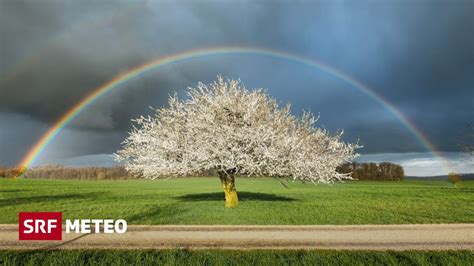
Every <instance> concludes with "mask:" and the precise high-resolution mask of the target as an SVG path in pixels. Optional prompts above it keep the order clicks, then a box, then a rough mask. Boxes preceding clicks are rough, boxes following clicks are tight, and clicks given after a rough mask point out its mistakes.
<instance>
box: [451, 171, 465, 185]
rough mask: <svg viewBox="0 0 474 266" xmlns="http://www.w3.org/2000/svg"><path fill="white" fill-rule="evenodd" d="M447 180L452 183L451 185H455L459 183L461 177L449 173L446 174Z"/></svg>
mask: <svg viewBox="0 0 474 266" xmlns="http://www.w3.org/2000/svg"><path fill="white" fill-rule="evenodd" d="M448 179H449V182H451V183H453V185H456V184H457V183H459V182H461V180H462V179H461V175H460V174H457V173H449V174H448Z"/></svg>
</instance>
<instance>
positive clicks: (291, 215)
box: [0, 177, 474, 224]
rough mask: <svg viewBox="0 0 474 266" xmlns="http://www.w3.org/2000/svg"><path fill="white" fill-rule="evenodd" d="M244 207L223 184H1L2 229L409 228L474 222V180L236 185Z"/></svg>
mask: <svg viewBox="0 0 474 266" xmlns="http://www.w3.org/2000/svg"><path fill="white" fill-rule="evenodd" d="M237 190H238V193H239V200H240V202H239V204H240V205H239V208H237V209H226V208H225V207H224V193H223V191H222V188H221V185H220V183H219V180H218V179H217V178H215V177H212V178H180V179H169V180H155V181H153V180H120V181H73V180H31V179H17V180H12V179H0V213H2V215H1V216H0V223H2V224H6V223H17V221H18V212H20V211H61V212H63V219H81V218H84V219H87V218H91V219H92V218H100V219H105V218H110V219H118V218H124V219H126V220H127V221H128V223H129V224H408V223H472V222H474V206H473V205H472V202H473V200H474V181H464V182H462V183H460V184H458V185H457V187H454V186H453V185H452V184H450V183H448V182H446V181H424V180H419V181H414V180H411V181H403V182H395V181H392V182H389V181H380V182H377V181H350V182H345V183H336V184H334V185H331V186H328V185H318V186H315V185H312V184H301V183H290V184H289V187H288V188H286V187H284V186H282V185H281V184H280V183H279V182H278V181H276V180H275V179H271V178H239V179H237Z"/></svg>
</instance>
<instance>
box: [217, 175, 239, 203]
mask: <svg viewBox="0 0 474 266" xmlns="http://www.w3.org/2000/svg"><path fill="white" fill-rule="evenodd" d="M234 172H235V171H233V170H228V171H225V172H224V171H220V172H219V179H220V180H221V184H222V187H223V188H224V193H225V206H226V207H227V208H237V207H238V206H239V198H238V197H237V190H235V178H234Z"/></svg>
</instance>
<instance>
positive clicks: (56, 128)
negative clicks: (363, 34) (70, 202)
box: [19, 47, 450, 171]
mask: <svg viewBox="0 0 474 266" xmlns="http://www.w3.org/2000/svg"><path fill="white" fill-rule="evenodd" d="M232 54H246V55H257V56H266V57H274V58H279V59H285V60H290V61H294V62H298V63H301V64H304V65H307V66H310V67H315V68H317V69H319V70H320V71H323V72H326V73H328V74H331V75H333V76H335V77H337V78H339V79H341V80H344V81H345V82H347V83H349V84H350V85H352V87H353V88H356V89H358V90H360V91H362V92H363V93H365V94H366V95H368V96H369V97H371V98H372V99H374V100H375V101H376V102H378V103H379V104H381V105H382V106H383V107H384V108H386V109H387V110H388V111H390V112H391V113H392V114H393V115H395V117H397V119H398V120H399V121H400V123H401V124H403V125H404V126H405V127H406V128H407V129H408V130H409V131H410V133H411V134H413V136H415V137H416V138H417V139H418V140H419V141H420V143H421V144H422V145H423V146H424V147H425V148H426V149H427V150H429V151H430V152H431V153H433V154H434V155H435V156H436V157H437V158H438V160H439V161H440V162H441V164H442V165H443V167H444V169H445V171H449V168H450V166H449V163H448V162H447V161H446V160H444V158H443V157H442V155H441V154H440V153H439V152H437V150H436V148H435V146H434V145H433V144H432V143H431V142H430V141H429V139H428V137H426V136H425V135H424V134H423V133H422V131H421V130H419V129H418V128H417V127H416V126H415V124H414V123H412V122H411V121H410V120H409V119H408V118H407V117H405V116H404V115H403V113H402V112H400V111H399V110H398V109H397V108H396V107H395V106H394V105H392V104H391V103H390V102H389V101H388V100H387V99H385V97H383V96H382V95H381V94H379V93H377V92H375V91H374V90H372V89H370V88H369V87H368V86H366V85H364V84H363V83H361V82H360V81H358V80H356V79H355V78H353V77H351V76H350V75H348V74H346V73H344V72H342V71H340V70H338V69H336V68H334V67H331V66H329V65H326V64H324V63H322V62H319V61H316V60H313V59H308V58H305V57H301V56H299V55H295V54H291V53H287V52H284V51H278V50H271V49H264V48H254V47H213V48H205V49H195V50H190V51H185V52H180V53H176V54H172V55H168V56H164V57H160V58H157V59H155V60H152V61H150V62H147V63H145V64H142V65H139V66H137V67H135V68H133V69H130V70H128V71H127V72H125V73H122V74H119V75H117V76H116V77H115V78H113V79H112V80H110V81H108V82H106V83H105V84H103V85H102V86H100V87H98V88H96V89H94V90H93V91H92V92H91V93H90V94H88V95H87V96H86V97H84V98H83V99H82V100H81V101H80V102H78V103H77V104H75V105H74V106H73V107H72V108H71V109H69V110H68V111H67V112H66V113H65V114H63V115H62V116H61V117H60V119H59V120H58V121H57V122H56V123H54V124H53V126H52V127H51V128H49V129H48V131H46V132H45V133H44V134H43V135H42V136H41V138H40V139H39V140H38V141H37V142H36V143H35V144H34V146H33V147H32V148H31V149H30V150H29V151H28V153H27V154H26V155H25V157H24V158H23V159H22V161H21V162H20V164H19V166H21V167H27V168H28V167H30V166H31V165H32V164H33V163H34V162H35V160H36V159H37V158H38V157H39V156H40V155H41V153H42V152H43V151H44V150H45V148H46V147H47V146H48V144H49V143H51V141H53V140H54V138H55V137H56V136H57V135H58V134H59V133H60V132H61V130H62V129H64V128H65V127H66V126H67V125H68V124H70V123H71V121H72V120H74V119H75V118H76V117H77V116H78V115H79V114H80V113H81V111H83V110H84V109H86V108H87V107H89V106H90V105H92V104H93V103H94V102H95V101H96V100H97V99H98V98H100V97H102V96H104V95H105V94H107V93H109V92H111V91H113V90H114V89H117V88H120V85H122V84H124V83H126V82H128V81H130V80H132V79H134V78H137V77H139V76H141V75H143V74H146V73H147V72H149V71H151V70H156V69H158V68H160V67H163V66H166V65H169V64H174V63H178V62H182V61H185V60H190V59H195V58H202V57H208V56H219V55H232Z"/></svg>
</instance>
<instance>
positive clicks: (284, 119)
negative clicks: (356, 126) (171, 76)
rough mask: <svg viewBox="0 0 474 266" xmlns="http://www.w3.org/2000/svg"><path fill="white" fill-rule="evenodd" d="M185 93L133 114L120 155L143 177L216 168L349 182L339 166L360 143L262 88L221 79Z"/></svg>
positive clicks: (159, 176) (307, 179)
mask: <svg viewBox="0 0 474 266" xmlns="http://www.w3.org/2000/svg"><path fill="white" fill-rule="evenodd" d="M187 96H188V97H187V98H186V99H183V100H180V99H178V97H177V95H174V96H172V97H170V98H169V101H168V102H169V106H168V107H165V108H161V109H155V110H154V112H155V113H154V115H152V116H147V117H144V116H141V117H139V118H138V119H134V120H133V121H134V122H135V123H134V128H133V130H132V131H131V132H130V134H129V136H128V138H127V139H126V140H125V141H124V142H123V148H122V149H121V150H119V151H118V152H117V153H116V154H115V158H116V159H117V160H119V161H124V162H125V167H126V168H127V170H128V171H130V172H132V173H134V174H139V175H142V176H144V177H145V178H151V179H155V178H164V177H175V176H186V175H192V174H196V173H199V172H200V171H207V170H210V169H215V170H217V171H219V172H220V173H223V174H224V175H232V177H233V175H234V174H238V175H253V176H273V177H285V178H291V179H293V180H301V181H309V182H313V183H329V182H333V181H334V180H342V179H350V175H349V174H344V173H338V172H337V171H336V167H337V166H339V165H341V164H344V163H347V162H349V161H352V159H354V158H355V157H356V156H357V154H356V153H355V152H354V150H355V149H356V148H358V147H359V146H358V145H357V144H351V143H345V142H343V141H342V140H341V135H342V132H341V133H338V134H335V135H331V134H329V133H328V131H327V130H324V129H321V128H317V127H316V126H315V123H316V121H317V118H316V117H315V116H314V115H312V114H311V113H309V112H305V113H304V114H303V115H302V117H301V118H298V117H296V116H294V115H293V114H292V113H291V110H290V105H286V106H284V107H280V106H279V104H278V103H277V101H276V100H275V99H273V98H271V97H270V96H269V95H268V94H267V93H266V92H265V90H263V89H253V90H248V89H246V88H245V87H244V86H243V85H242V83H241V82H240V80H232V79H229V80H224V79H223V78H222V77H220V76H219V77H218V78H217V80H216V81H214V82H213V83H211V84H209V85H205V84H203V83H199V84H198V85H197V88H189V90H188V92H187Z"/></svg>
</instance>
